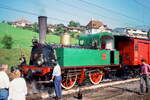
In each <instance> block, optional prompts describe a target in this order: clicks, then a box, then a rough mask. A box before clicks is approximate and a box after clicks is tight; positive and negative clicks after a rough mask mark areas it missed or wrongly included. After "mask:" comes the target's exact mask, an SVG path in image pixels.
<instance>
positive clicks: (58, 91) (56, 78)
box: [51, 61, 62, 100]
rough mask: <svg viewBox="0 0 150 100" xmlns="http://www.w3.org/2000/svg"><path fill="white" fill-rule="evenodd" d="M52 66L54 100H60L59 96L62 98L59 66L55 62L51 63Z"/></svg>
mask: <svg viewBox="0 0 150 100" xmlns="http://www.w3.org/2000/svg"><path fill="white" fill-rule="evenodd" d="M52 66H53V67H54V69H53V73H52V79H51V81H52V80H54V87H55V94H56V99H57V100H59V99H61V96H62V89H61V80H62V77H61V69H60V66H59V65H58V64H57V63H56V62H55V61H52Z"/></svg>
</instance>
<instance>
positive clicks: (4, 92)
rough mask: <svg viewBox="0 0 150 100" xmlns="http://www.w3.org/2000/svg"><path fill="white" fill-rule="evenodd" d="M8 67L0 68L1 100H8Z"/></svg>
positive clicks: (3, 65)
mask: <svg viewBox="0 0 150 100" xmlns="http://www.w3.org/2000/svg"><path fill="white" fill-rule="evenodd" d="M7 71H8V65H7V64H2V65H1V66H0V100H8V88H9V77H8V75H7V73H6V72H7Z"/></svg>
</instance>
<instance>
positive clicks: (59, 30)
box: [54, 24, 65, 35]
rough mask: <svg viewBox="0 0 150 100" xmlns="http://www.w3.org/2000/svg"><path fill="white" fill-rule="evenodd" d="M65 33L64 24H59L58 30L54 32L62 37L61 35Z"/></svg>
mask: <svg viewBox="0 0 150 100" xmlns="http://www.w3.org/2000/svg"><path fill="white" fill-rule="evenodd" d="M64 32H65V26H64V24H58V25H57V28H56V30H55V31H54V34H56V35H61V33H64Z"/></svg>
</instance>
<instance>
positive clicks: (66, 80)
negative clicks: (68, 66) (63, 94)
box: [61, 76, 77, 89]
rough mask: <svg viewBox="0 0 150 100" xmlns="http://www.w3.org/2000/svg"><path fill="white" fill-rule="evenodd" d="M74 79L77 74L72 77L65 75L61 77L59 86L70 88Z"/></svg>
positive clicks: (74, 81) (73, 83)
mask: <svg viewBox="0 0 150 100" xmlns="http://www.w3.org/2000/svg"><path fill="white" fill-rule="evenodd" d="M76 80H77V76H72V77H68V76H66V77H64V78H63V79H62V82H61V86H62V87H63V88H64V89H70V88H72V87H73V86H74V85H75V83H76Z"/></svg>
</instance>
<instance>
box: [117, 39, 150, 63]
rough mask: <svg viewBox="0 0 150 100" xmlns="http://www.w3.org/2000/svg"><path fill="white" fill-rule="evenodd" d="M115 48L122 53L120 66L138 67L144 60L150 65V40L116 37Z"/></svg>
mask: <svg viewBox="0 0 150 100" xmlns="http://www.w3.org/2000/svg"><path fill="white" fill-rule="evenodd" d="M115 46H116V49H117V50H118V51H119V52H120V64H122V65H128V66H137V65H139V64H140V62H141V59H143V58H144V59H146V61H147V63H148V64H150V40H148V39H140V38H134V37H127V36H115Z"/></svg>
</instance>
